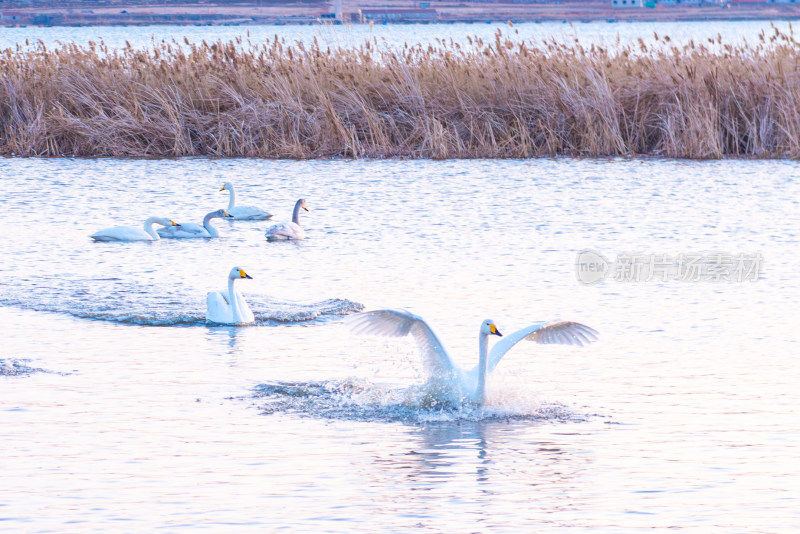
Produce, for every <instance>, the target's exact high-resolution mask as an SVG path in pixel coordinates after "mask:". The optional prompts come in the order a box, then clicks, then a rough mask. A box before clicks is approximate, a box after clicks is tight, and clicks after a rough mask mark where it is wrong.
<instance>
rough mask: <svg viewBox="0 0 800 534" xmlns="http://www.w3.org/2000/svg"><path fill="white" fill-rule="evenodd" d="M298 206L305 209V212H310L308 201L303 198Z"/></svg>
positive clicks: (298, 202)
mask: <svg viewBox="0 0 800 534" xmlns="http://www.w3.org/2000/svg"><path fill="white" fill-rule="evenodd" d="M297 205H298V206H300V207H301V208H303V209H304V210H306V211H308V208H307V207H306V199H304V198H301V199H300V200H298V201H297Z"/></svg>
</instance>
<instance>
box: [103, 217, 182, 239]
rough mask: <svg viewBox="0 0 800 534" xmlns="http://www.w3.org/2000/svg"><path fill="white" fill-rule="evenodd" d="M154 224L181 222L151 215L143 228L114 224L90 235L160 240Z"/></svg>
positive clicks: (174, 224) (164, 224) (171, 225)
mask: <svg viewBox="0 0 800 534" xmlns="http://www.w3.org/2000/svg"><path fill="white" fill-rule="evenodd" d="M153 224H160V225H161V226H169V227H180V224H178V223H176V222H175V221H173V220H172V219H167V218H165V217H150V218H149V219H147V220H146V221H145V222H144V225H143V226H142V228H137V227H135V226H114V227H112V228H103V229H102V230H98V231H97V232H95V233H93V234H92V235H90V236H89V237H91V238H92V239H94V240H95V241H158V240H159V239H160V238H159V236H158V234H157V233H156V231H155V230H153Z"/></svg>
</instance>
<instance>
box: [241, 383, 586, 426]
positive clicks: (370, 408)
mask: <svg viewBox="0 0 800 534" xmlns="http://www.w3.org/2000/svg"><path fill="white" fill-rule="evenodd" d="M253 397H254V398H256V399H258V403H259V404H258V407H259V409H260V410H261V413H263V414H267V415H269V414H280V413H283V414H292V415H298V416H301V417H313V418H321V419H344V420H354V421H372V422H376V421H377V422H404V423H437V422H462V421H562V422H567V421H581V420H583V418H582V417H581V416H580V415H578V414H576V413H574V412H573V411H572V410H570V409H569V408H568V407H566V406H564V405H562V404H558V403H543V402H541V401H540V400H539V399H537V398H535V397H533V396H530V395H505V396H504V398H503V399H500V400H499V402H497V401H495V399H491V398H490V402H489V403H488V404H487V405H485V406H476V405H474V404H471V403H461V404H453V403H450V402H442V401H441V400H440V399H439V398H438V397H437V396H436V394H435V393H434V391H433V390H431V389H430V388H428V387H426V385H421V386H412V387H408V388H398V387H392V386H387V385H381V384H374V383H371V382H369V381H366V380H362V379H345V380H326V381H321V382H268V383H264V384H259V385H257V386H256V387H255V388H254V391H253Z"/></svg>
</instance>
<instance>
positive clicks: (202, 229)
mask: <svg viewBox="0 0 800 534" xmlns="http://www.w3.org/2000/svg"><path fill="white" fill-rule="evenodd" d="M214 218H226V219H233V217H231V216H230V215H229V214H228V212H227V211H225V210H217V211H212V212H211V213H207V214H206V216H205V217H204V218H203V224H197V223H180V225H178V226H165V227H164V228H159V229H158V230H157V232H158V235H160V236H161V237H164V238H173V239H190V238H194V237H219V231H217V229H216V228H214V225H213V224H211V219H214Z"/></svg>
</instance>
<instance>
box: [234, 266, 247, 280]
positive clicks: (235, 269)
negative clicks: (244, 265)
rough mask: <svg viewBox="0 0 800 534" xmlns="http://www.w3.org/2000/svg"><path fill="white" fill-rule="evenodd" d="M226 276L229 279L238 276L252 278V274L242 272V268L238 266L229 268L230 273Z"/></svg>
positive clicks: (235, 278)
mask: <svg viewBox="0 0 800 534" xmlns="http://www.w3.org/2000/svg"><path fill="white" fill-rule="evenodd" d="M228 278H230V279H231V280H237V279H239V278H250V279H251V280H252V279H253V277H252V276H250V275H249V274H247V273H246V272H244V269H240V268H239V267H234V268H233V269H231V274H229V275H228Z"/></svg>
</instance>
